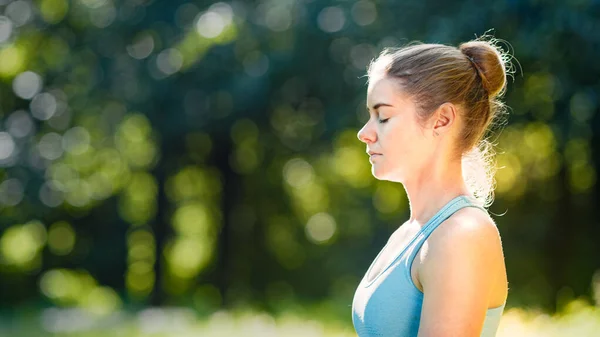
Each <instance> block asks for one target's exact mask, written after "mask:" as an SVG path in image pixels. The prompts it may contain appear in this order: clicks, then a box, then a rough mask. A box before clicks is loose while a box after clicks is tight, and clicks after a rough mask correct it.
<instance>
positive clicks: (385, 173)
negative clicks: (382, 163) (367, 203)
mask: <svg viewBox="0 0 600 337" xmlns="http://www.w3.org/2000/svg"><path fill="white" fill-rule="evenodd" d="M371 173H372V174H373V177H375V179H377V180H383V181H392V182H396V183H402V182H403V181H404V179H402V177H401V174H399V173H398V172H391V171H389V170H383V169H378V168H376V167H375V166H373V168H372V169H371Z"/></svg>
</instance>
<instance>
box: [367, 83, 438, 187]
mask: <svg viewBox="0 0 600 337" xmlns="http://www.w3.org/2000/svg"><path fill="white" fill-rule="evenodd" d="M367 106H368V109H369V115H370V118H369V120H368V121H367V123H366V124H365V125H364V126H363V128H362V129H361V130H360V131H359V132H358V139H360V140H361V141H362V142H364V143H365V144H366V145H367V152H374V153H376V154H373V155H371V156H370V158H369V161H370V162H371V165H372V168H371V172H372V173H373V176H375V178H377V179H380V180H390V181H396V182H402V183H403V182H405V181H406V179H407V178H408V177H414V176H415V175H416V174H417V173H418V172H419V170H420V169H421V168H423V167H424V165H427V163H428V162H429V160H430V158H431V156H432V153H433V150H434V147H433V141H432V140H431V138H432V136H431V135H429V133H431V132H426V130H424V129H423V127H422V126H421V125H420V124H419V123H418V121H417V107H416V105H415V104H414V102H413V101H412V99H410V98H409V97H408V96H407V95H406V94H404V93H403V92H402V90H401V88H400V86H399V85H398V84H397V83H396V82H395V80H393V79H390V78H387V77H385V76H379V77H371V78H370V81H369V88H368V91H367Z"/></svg>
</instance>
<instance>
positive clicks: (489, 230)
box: [429, 207, 501, 250]
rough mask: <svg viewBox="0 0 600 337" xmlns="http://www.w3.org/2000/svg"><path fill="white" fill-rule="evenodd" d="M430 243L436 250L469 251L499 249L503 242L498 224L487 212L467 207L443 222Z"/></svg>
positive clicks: (432, 235) (432, 234)
mask: <svg viewBox="0 0 600 337" xmlns="http://www.w3.org/2000/svg"><path fill="white" fill-rule="evenodd" d="M429 243H430V245H431V248H434V249H435V247H438V248H439V249H449V248H451V247H452V248H453V249H461V247H462V248H464V249H467V250H469V249H478V250H479V249H483V250H486V249H489V248H494V247H495V248H498V247H497V245H499V244H500V243H501V241H500V233H499V231H498V227H497V226H496V223H495V222H494V220H493V219H492V218H491V217H490V216H489V215H488V214H487V213H486V212H484V211H482V210H481V209H478V208H474V207H465V208H462V209H460V210H458V211H457V212H456V213H454V214H453V215H452V216H450V217H449V218H448V219H446V221H444V222H442V223H441V224H440V225H439V226H438V228H436V230H435V231H433V233H431V236H430V240H429ZM458 243H460V245H459V244H458Z"/></svg>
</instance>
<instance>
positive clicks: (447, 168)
mask: <svg viewBox="0 0 600 337" xmlns="http://www.w3.org/2000/svg"><path fill="white" fill-rule="evenodd" d="M424 167H426V168H427V169H422V170H419V174H418V175H416V176H413V177H412V179H411V180H409V181H406V182H404V183H403V185H404V188H405V190H406V195H407V196H408V201H409V205H410V219H409V221H408V222H409V223H417V224H418V225H419V226H423V225H424V224H425V223H427V221H428V220H429V219H431V217H433V216H434V215H435V213H437V212H438V211H439V210H440V209H441V208H442V207H443V206H444V205H445V204H447V203H448V202H449V201H450V200H452V199H454V198H456V197H458V196H459V195H470V192H469V190H468V188H467V186H466V184H465V182H464V179H463V177H462V165H461V160H453V161H446V162H445V163H444V162H443V161H442V160H438V161H437V162H431V163H429V164H427V165H425V166H424Z"/></svg>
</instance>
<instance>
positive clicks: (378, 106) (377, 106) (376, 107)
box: [367, 103, 394, 110]
mask: <svg viewBox="0 0 600 337" xmlns="http://www.w3.org/2000/svg"><path fill="white" fill-rule="evenodd" d="M382 106H389V107H392V108H393V107H394V106H392V105H391V104H387V103H377V104H375V105H373V110H377V109H379V108H380V107H382ZM368 108H369V106H368V105H367V109H368Z"/></svg>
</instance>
